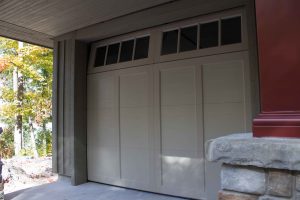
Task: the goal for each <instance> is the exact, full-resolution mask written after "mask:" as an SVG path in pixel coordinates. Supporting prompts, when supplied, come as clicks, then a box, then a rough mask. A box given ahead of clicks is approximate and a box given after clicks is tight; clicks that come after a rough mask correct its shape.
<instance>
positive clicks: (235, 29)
mask: <svg viewBox="0 0 300 200" xmlns="http://www.w3.org/2000/svg"><path fill="white" fill-rule="evenodd" d="M221 28H222V29H221V30H222V35H221V38H222V45H226V44H234V43H240V42H242V25H241V17H234V18H230V19H223V20H222V24H221Z"/></svg>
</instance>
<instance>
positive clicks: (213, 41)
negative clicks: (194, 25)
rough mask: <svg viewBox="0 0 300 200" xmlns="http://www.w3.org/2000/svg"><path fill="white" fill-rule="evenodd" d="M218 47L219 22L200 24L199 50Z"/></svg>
mask: <svg viewBox="0 0 300 200" xmlns="http://www.w3.org/2000/svg"><path fill="white" fill-rule="evenodd" d="M218 45H219V22H218V21H215V22H209V23H205V24H200V49H204V48H209V47H216V46H218Z"/></svg>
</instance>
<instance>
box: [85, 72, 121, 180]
mask: <svg viewBox="0 0 300 200" xmlns="http://www.w3.org/2000/svg"><path fill="white" fill-rule="evenodd" d="M116 80H117V79H116V77H115V73H114V72H107V73H103V74H94V75H89V76H88V94H89V95H88V106H87V107H88V108H87V112H88V113H87V115H88V116H87V117H88V122H87V132H88V137H87V144H88V145H87V151H88V179H89V180H93V181H98V182H102V181H103V179H105V180H109V181H110V182H111V181H113V182H114V180H119V179H120V169H119V166H120V163H119V142H118V141H119V134H118V128H117V123H116V119H117V107H116V104H115V102H116V101H115V99H116V94H117V93H116V91H117V84H116V83H117V82H116ZM104 160H105V162H104Z"/></svg>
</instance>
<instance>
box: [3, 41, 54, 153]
mask: <svg viewBox="0 0 300 200" xmlns="http://www.w3.org/2000/svg"><path fill="white" fill-rule="evenodd" d="M1 55H2V57H3V58H4V59H5V60H6V61H7V62H6V65H5V67H4V69H2V72H1V71H0V79H1V80H2V85H3V86H2V87H1V88H0V95H1V96H0V104H1V102H2V105H1V106H0V120H2V121H3V122H4V123H5V124H7V126H8V127H11V126H15V134H14V143H15V154H16V155H18V154H20V153H21V150H20V149H23V150H26V151H28V150H31V152H32V154H33V155H34V156H37V154H38V153H37V152H38V149H37V146H38V147H39V148H43V150H39V152H40V154H47V151H46V150H45V149H47V146H48V145H49V134H48V133H49V130H47V124H48V123H51V119H52V114H51V107H52V104H51V103H52V102H51V95H52V63H53V53H52V50H51V49H47V48H43V47H39V46H34V45H30V44H26V43H24V44H23V43H20V42H17V41H15V40H10V39H6V38H1V37H0V56H1ZM50 137H51V134H50ZM41 138H43V141H42V142H41V141H40V139H41ZM41 144H42V145H41Z"/></svg>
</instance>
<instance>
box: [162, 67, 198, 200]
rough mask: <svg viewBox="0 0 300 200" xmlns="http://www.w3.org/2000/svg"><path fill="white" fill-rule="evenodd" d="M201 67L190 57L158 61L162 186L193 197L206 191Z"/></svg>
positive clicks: (163, 190)
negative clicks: (182, 59)
mask: <svg viewBox="0 0 300 200" xmlns="http://www.w3.org/2000/svg"><path fill="white" fill-rule="evenodd" d="M199 67H200V65H199V64H198V63H197V62H191V61H188V62H184V61H181V62H172V63H168V64H162V65H157V68H158V72H157V76H159V83H157V84H158V87H157V88H158V91H159V93H158V98H159V100H160V106H159V113H160V116H159V117H160V122H159V125H160V138H161V141H160V142H161V151H160V154H161V155H160V156H161V177H160V179H161V182H160V190H161V191H162V192H163V193H167V194H173V195H178V196H186V197H192V198H200V197H201V195H202V193H203V191H204V162H203V155H202V152H203V151H202V149H203V139H202V135H203V132H202V126H201V121H202V120H201V119H202V114H200V112H201V105H200V103H201V94H200V93H201V85H200V84H199V83H200V81H199V78H200V70H199ZM199 111H200V112H199Z"/></svg>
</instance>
